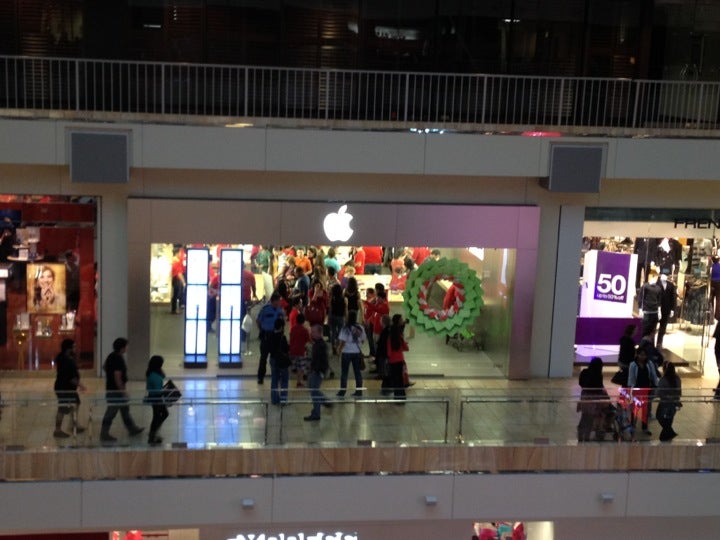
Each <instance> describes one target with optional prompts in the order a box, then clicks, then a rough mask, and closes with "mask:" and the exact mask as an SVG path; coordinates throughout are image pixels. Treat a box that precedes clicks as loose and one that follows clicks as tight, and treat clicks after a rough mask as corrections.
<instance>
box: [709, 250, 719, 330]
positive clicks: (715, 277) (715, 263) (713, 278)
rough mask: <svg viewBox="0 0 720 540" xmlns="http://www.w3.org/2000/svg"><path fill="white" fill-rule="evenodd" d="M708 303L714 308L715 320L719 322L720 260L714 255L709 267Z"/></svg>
mask: <svg viewBox="0 0 720 540" xmlns="http://www.w3.org/2000/svg"><path fill="white" fill-rule="evenodd" d="M710 303H711V304H712V305H713V308H714V315H715V320H716V321H720V258H718V256H717V255H714V256H713V258H712V266H711V267H710Z"/></svg>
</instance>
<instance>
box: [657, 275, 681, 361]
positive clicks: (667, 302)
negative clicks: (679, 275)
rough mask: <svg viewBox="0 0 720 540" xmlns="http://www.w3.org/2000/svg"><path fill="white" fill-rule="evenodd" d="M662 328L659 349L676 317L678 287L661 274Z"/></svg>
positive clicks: (659, 332) (658, 341)
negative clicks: (669, 324) (671, 320)
mask: <svg viewBox="0 0 720 540" xmlns="http://www.w3.org/2000/svg"><path fill="white" fill-rule="evenodd" d="M660 289H661V291H662V292H661V293H660V326H659V328H658V335H657V345H656V346H657V348H658V349H661V348H662V343H663V337H665V330H666V329H667V324H668V321H669V320H670V319H671V318H672V317H673V316H674V315H675V308H676V307H677V287H675V284H674V283H673V282H672V281H670V280H669V279H668V277H667V275H665V274H660Z"/></svg>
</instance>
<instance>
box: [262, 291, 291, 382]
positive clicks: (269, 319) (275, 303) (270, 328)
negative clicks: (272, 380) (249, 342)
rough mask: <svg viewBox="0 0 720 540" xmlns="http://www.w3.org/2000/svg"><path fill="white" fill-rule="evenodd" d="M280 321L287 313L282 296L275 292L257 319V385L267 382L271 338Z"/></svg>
mask: <svg viewBox="0 0 720 540" xmlns="http://www.w3.org/2000/svg"><path fill="white" fill-rule="evenodd" d="M278 320H283V321H284V320H285V312H284V310H283V308H282V296H281V295H280V293H279V292H277V291H275V292H273V293H272V294H271V295H270V302H269V303H267V304H265V305H264V306H263V307H262V309H261V310H260V312H259V313H258V315H257V318H256V319H255V322H256V324H257V327H258V330H259V331H260V361H259V363H258V372H257V383H258V384H263V382H265V373H266V372H267V358H268V355H269V354H270V338H271V337H272V335H273V332H274V331H275V323H276V322H277V321H278Z"/></svg>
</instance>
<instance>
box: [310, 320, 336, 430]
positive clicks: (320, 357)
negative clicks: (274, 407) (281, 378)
mask: <svg viewBox="0 0 720 540" xmlns="http://www.w3.org/2000/svg"><path fill="white" fill-rule="evenodd" d="M310 337H311V338H312V353H311V355H310V372H309V373H308V388H309V389H310V396H311V397H312V400H313V408H312V412H311V413H310V415H309V416H306V417H305V418H304V420H305V421H306V422H314V421H317V420H320V405H325V406H326V407H327V406H330V404H329V403H327V398H326V397H325V395H324V394H323V393H322V392H321V391H320V385H321V384H322V380H323V379H324V378H325V374H326V373H327V371H328V368H329V363H328V351H327V343H325V341H324V340H323V327H322V326H321V325H319V324H316V325H313V327H312V328H311V329H310Z"/></svg>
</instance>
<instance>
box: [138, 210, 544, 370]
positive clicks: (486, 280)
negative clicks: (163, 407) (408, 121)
mask: <svg viewBox="0 0 720 540" xmlns="http://www.w3.org/2000/svg"><path fill="white" fill-rule="evenodd" d="M342 206H345V207H346V208H345V210H343V211H341V210H340V209H341V207H342ZM343 213H345V214H347V215H350V216H351V218H350V220H349V225H350V231H349V234H350V235H351V236H350V237H347V236H346V235H341V236H342V237H341V236H333V235H334V234H337V227H340V226H342V224H341V222H338V223H335V224H332V219H333V217H334V216H335V215H338V214H343ZM136 215H137V216H138V217H139V216H149V215H152V216H153V219H152V220H148V219H137V220H135V219H134V218H133V217H134V216H136ZM203 216H205V217H207V216H213V219H211V220H208V219H203ZM328 216H330V218H329V219H330V223H331V224H330V225H329V227H328V226H324V225H327V224H328ZM335 219H337V218H335ZM128 221H129V223H130V227H129V230H130V242H129V246H130V261H131V264H130V275H131V280H130V286H129V287H130V294H129V306H128V307H129V313H130V314H131V317H130V320H129V328H130V333H131V335H134V336H135V337H134V338H133V340H132V341H133V344H134V345H133V351H134V352H133V358H138V356H137V355H138V349H139V348H142V349H144V350H145V351H146V354H157V353H160V354H165V355H167V356H169V357H170V361H169V362H168V364H171V365H174V366H175V367H179V366H180V364H182V365H183V369H191V367H190V366H189V364H192V362H193V360H194V358H193V357H194V356H195V355H193V354H191V355H190V356H191V357H190V358H188V354H187V353H188V351H187V347H184V346H183V345H184V344H185V345H187V339H186V336H187V332H188V326H187V320H188V316H187V313H188V312H187V311H185V312H184V314H183V315H172V314H171V313H172V303H171V297H170V298H169V296H170V295H171V290H172V280H171V278H172V265H173V252H175V254H176V255H177V254H179V253H180V252H181V251H187V250H188V249H192V248H194V249H200V250H207V259H206V261H207V265H208V269H205V270H204V272H205V274H207V283H206V285H208V287H207V288H206V291H207V289H211V287H209V286H210V280H211V279H212V276H211V274H212V272H213V265H214V264H218V265H221V264H222V251H223V249H228V250H230V249H236V250H242V257H243V262H247V261H248V260H250V261H252V260H253V254H254V253H255V254H257V253H258V252H259V246H264V247H268V248H270V247H274V248H276V250H277V254H276V255H277V256H276V257H274V258H273V266H271V268H270V270H271V272H272V273H271V272H270V271H269V272H267V274H268V276H267V277H269V278H270V280H269V281H268V280H267V277H266V276H264V275H263V272H259V271H258V266H257V264H254V265H253V264H252V263H251V265H250V269H251V272H252V273H253V274H254V278H255V281H256V288H257V293H258V296H260V295H261V294H262V295H264V294H265V290H266V288H269V287H273V288H274V287H275V286H277V273H279V272H280V271H282V268H283V267H282V265H283V264H284V263H283V262H282V257H283V255H285V256H286V257H289V256H292V255H291V253H292V252H295V256H297V251H298V248H304V249H303V251H305V252H307V251H309V250H311V249H312V250H315V249H322V250H323V251H324V252H325V255H327V253H328V251H329V249H330V248H331V247H332V248H333V249H334V250H335V251H336V252H337V253H338V255H339V256H336V258H337V259H338V263H339V264H340V265H341V267H342V266H343V264H342V263H344V262H346V260H348V259H351V260H353V261H354V260H355V256H354V255H351V253H353V250H354V251H355V252H357V251H359V248H360V247H374V246H382V247H385V248H387V250H386V254H387V253H388V252H392V253H393V254H395V255H397V256H396V257H395V258H396V259H402V260H403V261H404V260H405V259H407V258H410V259H412V253H413V251H425V250H426V251H428V252H429V251H431V250H432V249H437V250H439V251H440V254H441V257H442V258H443V259H446V260H452V261H454V262H455V263H457V264H459V265H460V266H459V267H458V268H459V270H458V272H455V271H449V270H443V271H442V272H438V273H437V274H435V275H431V276H428V277H427V279H425V280H424V281H423V283H422V284H421V285H425V286H426V287H425V289H422V286H421V287H420V288H421V289H422V290H423V293H427V292H428V291H432V290H433V289H434V290H435V292H434V293H432V294H431V295H430V296H433V297H437V298H440V300H435V302H437V303H438V306H436V307H441V304H442V297H443V296H444V294H443V293H444V292H445V291H446V288H448V287H449V286H450V285H451V284H452V283H453V279H454V278H458V276H459V275H461V271H465V269H467V271H468V272H470V273H471V274H472V275H474V276H476V277H477V278H478V279H479V280H480V281H481V283H482V289H483V298H482V302H483V304H482V309H481V310H480V314H479V315H476V316H474V317H473V318H472V320H469V321H467V327H468V330H470V334H466V337H467V336H469V337H468V341H467V342H462V341H458V342H457V343H456V342H453V341H449V344H448V345H446V344H445V339H446V334H445V333H443V332H442V331H441V330H440V331H438V330H437V329H430V331H428V329H427V328H426V327H424V326H423V324H417V325H415V326H416V329H415V338H414V339H415V340H416V342H415V343H416V344H413V343H411V348H412V349H415V350H416V351H417V354H418V358H419V357H420V354H421V351H424V354H425V355H426V356H425V358H424V359H422V360H419V363H418V369H416V373H419V374H421V375H422V374H427V375H430V376H485V375H487V376H502V377H510V378H524V377H527V374H528V370H529V356H530V355H529V342H530V335H529V333H530V328H532V301H528V299H529V298H532V297H533V291H534V280H535V268H536V257H537V238H538V226H539V209H538V208H536V207H516V206H513V207H504V206H503V207H500V206H459V205H458V206H449V205H447V206H442V205H437V206H434V205H404V204H362V203H347V204H344V203H341V204H338V203H296V202H259V201H257V202H248V201H176V200H140V199H131V200H130V201H129V220H128ZM346 232H347V231H346ZM328 233H329V236H330V237H329V236H328ZM407 246H412V247H411V248H410V249H409V250H408V251H407V252H406V253H407V254H409V255H410V257H403V256H402V252H403V250H404V248H406V247H407ZM418 246H419V247H418ZM271 252H272V251H271ZM426 258H427V257H426ZM391 260H392V257H391ZM429 260H430V259H429V258H428V261H429ZM455 263H453V264H455ZM426 264H430V263H429V262H424V261H420V264H418V261H417V259H416V260H415V261H414V266H415V267H416V268H415V269H411V270H410V274H411V275H412V273H413V272H419V271H420V270H423V269H424V268H426V267H425V266H424V265H426ZM201 266H202V265H201ZM374 270H378V269H374ZM273 273H275V274H276V275H273ZM454 274H458V276H456V275H454ZM220 275H221V276H222V271H221V272H220ZM163 276H164V277H163ZM394 279H396V276H395V277H394V275H393V272H392V270H391V268H389V267H388V265H387V260H386V264H383V263H381V264H380V268H379V271H378V272H375V271H373V273H368V272H365V273H358V274H357V280H358V282H359V285H360V289H361V290H362V289H366V288H367V287H372V286H374V285H375V283H377V282H387V284H386V285H387V288H388V289H389V291H390V293H389V296H390V298H389V299H390V301H391V308H392V310H393V311H394V312H405V310H406V309H408V308H407V295H405V296H403V295H402V289H401V288H399V287H398V286H397V284H393V283H391V282H392V281H393V280H394ZM203 280H204V277H203V278H200V281H203ZM458 280H460V281H462V280H461V279H460V278H458ZM187 281H188V283H190V282H191V281H193V278H191V277H190V276H189V275H188V276H187ZM266 282H267V283H268V284H269V285H267V286H266ZM261 284H262V285H261ZM188 286H190V285H188ZM205 294H207V293H205ZM198 298H203V302H196V303H195V304H193V306H194V307H193V306H191V315H193V314H194V313H197V312H198V311H201V312H203V317H201V318H202V319H205V320H206V319H207V317H206V313H207V311H206V307H205V306H202V307H200V309H199V310H198V306H201V304H203V303H204V302H205V297H202V296H200V297H198ZM221 302H222V296H221ZM432 302H433V300H430V303H431V304H430V307H429V308H427V310H428V311H432V309H431V308H432ZM179 303H180V302H179V300H178V304H179ZM185 309H186V310H187V309H188V307H187V305H186V307H185ZM250 309H251V311H252V307H251V308H250ZM219 310H220V312H221V311H222V307H219ZM134 314H136V315H137V316H134ZM408 317H409V318H410V319H411V320H413V316H412V315H411V314H408ZM191 318H192V317H191ZM220 318H221V314H219V315H218V319H217V322H215V323H214V326H213V327H212V328H213V329H214V330H215V332H211V331H209V329H210V325H209V324H208V325H207V326H206V332H205V333H203V335H202V337H203V338H205V337H207V343H206V344H207V348H206V349H204V350H203V351H201V352H202V353H203V355H204V358H201V359H200V361H199V362H197V365H196V366H194V367H199V368H201V369H206V370H215V371H217V369H221V370H222V369H223V368H225V367H227V368H228V371H226V372H225V373H227V374H236V375H245V374H246V375H248V376H251V375H252V374H253V372H252V369H253V368H252V367H250V366H251V365H252V362H254V361H255V359H254V358H253V354H252V353H254V354H255V355H257V345H255V346H253V343H252V340H253V338H254V337H255V336H254V334H253V331H251V332H250V335H249V339H250V349H249V352H250V353H251V354H247V351H248V349H244V352H243V353H241V355H240V356H241V360H240V361H241V363H242V367H240V368H239V369H236V370H233V372H229V370H230V369H232V368H233V366H232V365H226V366H220V364H221V360H222V359H221V358H220V356H221V353H220V352H219V349H218V346H219V345H218V343H219V341H221V340H222V335H220V336H218V334H217V330H218V329H219V328H220V322H221V321H220ZM440 318H442V317H440ZM145 321H146V324H143V323H144V322H145ZM206 322H207V320H206ZM238 324H239V323H238ZM253 330H254V329H253ZM474 336H476V337H477V345H478V346H477V347H476V346H475V343H476V342H475V341H473V337H474ZM450 338H451V339H455V336H450ZM453 345H457V347H453ZM191 352H192V351H191ZM143 356H144V355H143ZM141 358H142V356H141V357H140V360H139V361H142V360H141ZM447 358H450V359H452V360H453V361H454V362H452V363H448V361H447V360H446V359H447ZM444 360H445V363H444V364H443V361H444ZM132 361H133V360H131V362H132ZM136 362H137V361H136ZM463 364H464V367H463ZM478 366H480V367H478ZM482 366H485V367H484V368H483V367H482ZM238 367H239V366H238ZM130 369H131V371H132V370H133V369H135V370H136V371H137V372H139V370H140V369H142V366H140V365H137V364H136V365H135V367H134V368H133V366H131V367H130ZM483 369H485V371H483ZM215 371H212V372H215ZM194 375H197V373H194Z"/></svg>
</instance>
